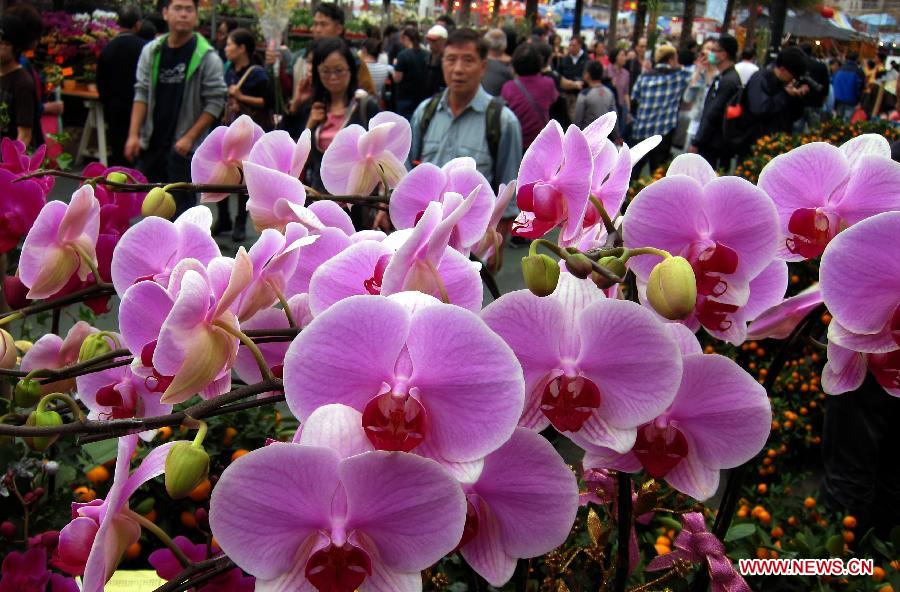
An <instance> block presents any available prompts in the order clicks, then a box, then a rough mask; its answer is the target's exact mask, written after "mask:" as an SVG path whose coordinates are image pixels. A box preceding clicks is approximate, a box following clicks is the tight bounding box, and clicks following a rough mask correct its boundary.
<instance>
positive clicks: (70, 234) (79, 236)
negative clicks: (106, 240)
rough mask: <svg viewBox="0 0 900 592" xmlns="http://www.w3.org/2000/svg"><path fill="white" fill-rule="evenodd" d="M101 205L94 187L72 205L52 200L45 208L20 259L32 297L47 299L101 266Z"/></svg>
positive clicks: (80, 191)
mask: <svg viewBox="0 0 900 592" xmlns="http://www.w3.org/2000/svg"><path fill="white" fill-rule="evenodd" d="M99 231H100V204H99V203H98V202H97V199H96V198H95V197H94V189H93V187H91V186H90V185H85V186H84V187H81V188H80V189H78V190H77V191H76V192H75V193H74V194H73V195H72V200H71V201H70V202H69V204H68V205H67V204H64V203H63V202H61V201H51V202H50V203H48V204H47V205H46V206H44V208H43V209H42V210H41V213H40V214H38V217H37V219H36V220H35V221H34V226H32V228H31V230H29V231H28V236H27V237H25V243H24V244H23V245H22V255H21V257H20V258H19V277H20V278H22V283H24V284H25V285H26V286H28V287H29V288H30V289H29V290H28V298H31V299H33V300H35V299H39V298H47V297H48V296H51V295H52V294H54V293H55V292H58V291H59V290H60V289H61V288H62V287H63V286H65V285H66V282H68V281H69V278H70V277H72V276H73V275H75V274H76V273H77V274H78V277H79V279H81V280H85V279H87V276H88V274H90V273H91V265H93V266H96V265H97V253H96V245H97V235H98V234H99Z"/></svg>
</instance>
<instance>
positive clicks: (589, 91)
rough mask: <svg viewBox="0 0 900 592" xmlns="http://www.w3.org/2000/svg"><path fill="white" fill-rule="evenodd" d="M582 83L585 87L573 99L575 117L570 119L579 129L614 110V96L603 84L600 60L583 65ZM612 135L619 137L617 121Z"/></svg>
mask: <svg viewBox="0 0 900 592" xmlns="http://www.w3.org/2000/svg"><path fill="white" fill-rule="evenodd" d="M584 83H585V84H586V85H587V88H585V89H584V90H583V91H581V92H580V93H579V94H578V99H577V100H576V101H575V117H574V119H572V123H574V124H575V125H577V126H578V127H580V128H581V129H584V128H586V127H587V126H589V125H590V124H591V123H593V122H594V120H595V119H597V118H598V117H600V116H601V115H606V114H607V113H609V112H610V111H615V110H616V97H615V95H613V93H612V91H611V90H609V89H608V88H607V87H606V86H605V85H604V84H603V65H602V64H601V63H600V62H598V61H596V60H592V61H590V62H588V63H587V65H585V67H584ZM612 137H613V138H617V137H619V132H618V121H617V122H616V130H614V133H613V134H612Z"/></svg>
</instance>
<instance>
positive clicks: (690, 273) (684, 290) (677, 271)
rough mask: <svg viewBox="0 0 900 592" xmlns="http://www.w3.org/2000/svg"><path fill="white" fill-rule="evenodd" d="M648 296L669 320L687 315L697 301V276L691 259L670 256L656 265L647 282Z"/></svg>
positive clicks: (679, 318) (684, 317)
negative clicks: (689, 261) (689, 260)
mask: <svg viewBox="0 0 900 592" xmlns="http://www.w3.org/2000/svg"><path fill="white" fill-rule="evenodd" d="M647 300H648V301H650V306H652V307H653V309H654V310H655V311H656V312H658V313H659V314H660V315H661V316H663V317H664V318H667V319H669V320H670V321H678V320H682V319H686V318H688V317H689V316H690V315H691V313H692V312H693V311H694V306H696V304H697V278H696V277H695V276H694V270H693V268H691V264H690V263H688V260H687V259H685V258H684V257H668V258H666V259H663V260H662V261H661V262H660V263H659V264H658V265H657V266H656V267H654V268H653V271H651V272H650V279H649V281H648V282H647Z"/></svg>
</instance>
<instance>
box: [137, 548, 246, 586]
mask: <svg viewBox="0 0 900 592" xmlns="http://www.w3.org/2000/svg"><path fill="white" fill-rule="evenodd" d="M234 567H235V565H234V562H233V561H232V560H231V559H229V558H228V557H226V556H225V555H219V556H218V557H213V558H212V559H207V560H205V561H200V562H197V563H195V564H193V565H191V566H190V567H187V568H185V569H183V570H182V571H181V573H179V574H178V575H177V576H175V577H174V578H172V579H171V580H169V581H168V582H166V583H165V584H163V585H162V586H160V587H159V588H157V589H156V590H154V591H153V592H184V591H185V590H190V589H191V588H194V587H195V586H196V585H197V584H199V583H201V582H205V581H207V580H208V579H210V578H213V577H215V576H217V575H219V574H220V573H223V572H226V571H228V570H230V569H233V568H234Z"/></svg>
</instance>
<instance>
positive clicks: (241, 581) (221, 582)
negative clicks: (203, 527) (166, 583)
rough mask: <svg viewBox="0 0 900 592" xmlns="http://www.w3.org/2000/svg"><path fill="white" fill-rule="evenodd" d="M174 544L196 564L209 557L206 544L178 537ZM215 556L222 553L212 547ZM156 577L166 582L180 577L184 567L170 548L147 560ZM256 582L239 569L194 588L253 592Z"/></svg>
mask: <svg viewBox="0 0 900 592" xmlns="http://www.w3.org/2000/svg"><path fill="white" fill-rule="evenodd" d="M172 542H173V543H175V545H176V546H177V547H178V548H179V549H181V552H182V553H184V555H185V557H187V558H188V559H190V560H191V561H193V562H195V563H199V562H201V561H203V560H205V559H208V557H207V546H206V544H205V543H204V544H199V545H198V544H195V543H192V542H191V541H190V539H188V538H187V537H183V536H180V535H179V536H177V537H175V538H174V539H172ZM212 548H213V550H214V553H215V555H218V554H219V553H221V551H219V550H217V549H216V547H215V546H213V547H212ZM147 561H148V562H149V563H150V565H152V566H153V569H155V570H156V575H158V576H159V577H161V578H162V579H164V580H171V579H173V578H175V577H177V576H178V574H180V573H181V572H182V571H183V570H184V567H183V566H182V565H181V563H180V562H179V561H178V559H177V558H176V557H175V554H174V553H173V552H172V550H171V549H169V548H163V549H157V550H156V551H154V552H153V553H150V556H149V557H148V558H147ZM254 584H255V580H254V578H252V577H247V576H245V575H244V574H243V573H242V572H241V570H240V569H239V568H237V567H236V568H234V569H231V570H228V571H226V572H225V573H223V574H220V575H218V576H216V577H214V578H213V579H211V580H209V581H208V582H207V583H205V584H203V585H201V586H199V587H197V588H194V590H196V592H253V589H254Z"/></svg>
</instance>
